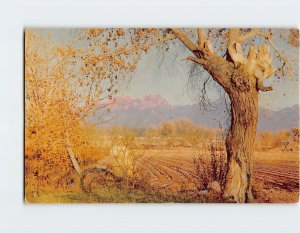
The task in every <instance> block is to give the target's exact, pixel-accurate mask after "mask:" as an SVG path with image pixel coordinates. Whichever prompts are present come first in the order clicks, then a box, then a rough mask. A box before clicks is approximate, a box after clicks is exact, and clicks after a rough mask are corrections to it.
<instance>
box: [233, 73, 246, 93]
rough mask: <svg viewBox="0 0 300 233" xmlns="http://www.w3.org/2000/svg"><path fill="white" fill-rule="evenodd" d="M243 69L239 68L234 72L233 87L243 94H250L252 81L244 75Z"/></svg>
mask: <svg viewBox="0 0 300 233" xmlns="http://www.w3.org/2000/svg"><path fill="white" fill-rule="evenodd" d="M241 69H242V68H237V69H236V70H234V72H233V74H232V76H231V82H232V84H233V87H234V88H236V89H237V90H238V91H241V92H249V91H250V81H249V79H248V78H247V77H245V75H243V73H242V70H241Z"/></svg>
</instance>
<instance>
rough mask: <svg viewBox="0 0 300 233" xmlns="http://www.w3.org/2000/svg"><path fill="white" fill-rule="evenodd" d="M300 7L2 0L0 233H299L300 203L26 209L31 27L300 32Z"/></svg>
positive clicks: (257, 0) (182, 0) (258, 1)
mask: <svg viewBox="0 0 300 233" xmlns="http://www.w3.org/2000/svg"><path fill="white" fill-rule="evenodd" d="M299 6H300V1H291V0H285V1H275V0H265V1H263V0H247V1H241V0H240V1H239V0H231V1H227V2H225V1H221V0H215V1H209V0H206V1H203V0H202V1H199V0H198V1H196V0H194V1H192V0H173V1H162V0H152V1H150V0H148V1H144V2H143V1H137V0H135V1H129V0H126V1H125V0H123V1H121V0H106V1H96V0H94V1H92V0H91V1H87V0H85V1H72V0H65V1H62V0H51V1H38V0H31V1H21V0H20V1H17V0H13V1H0V24H1V27H0V69H1V72H0V102H1V104H0V106H1V111H0V148H1V150H0V232H99V231H100V232H131V233H133V232H186V233H187V232H199V231H204V232H299V231H300V221H299V219H300V207H299V205H240V206H233V205H229V204H225V205H202V204H198V205H195V204H188V205H185V204H164V205H158V204H152V205H100V204H99V205H84V204H79V205H25V204H24V203H23V135H22V133H23V96H22V95H23V82H22V80H23V29H24V28H25V27H29V26H42V27H47V26H49V27H65V26H72V27H79V26H82V27H87V26H127V27H128V26H136V27H141V26H186V27H190V26H224V27H226V26H249V27H250V26H272V27H299V23H300V14H299V10H300V7H299Z"/></svg>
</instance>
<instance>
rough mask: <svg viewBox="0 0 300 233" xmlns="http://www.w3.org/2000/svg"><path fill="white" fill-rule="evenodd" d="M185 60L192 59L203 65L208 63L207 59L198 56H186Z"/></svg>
mask: <svg viewBox="0 0 300 233" xmlns="http://www.w3.org/2000/svg"><path fill="white" fill-rule="evenodd" d="M187 60H190V61H193V62H196V63H199V64H200V65H204V64H208V61H207V60H205V59H200V58H197V57H191V56H190V57H187Z"/></svg>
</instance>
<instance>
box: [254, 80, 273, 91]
mask: <svg viewBox="0 0 300 233" xmlns="http://www.w3.org/2000/svg"><path fill="white" fill-rule="evenodd" d="M257 90H259V91H272V90H273V87H271V86H268V87H266V86H265V85H264V84H263V81H262V80H260V79H257Z"/></svg>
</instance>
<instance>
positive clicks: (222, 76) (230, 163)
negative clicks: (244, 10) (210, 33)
mask: <svg viewBox="0 0 300 233" xmlns="http://www.w3.org/2000/svg"><path fill="white" fill-rule="evenodd" d="M172 32H173V34H174V35H175V36H176V37H177V38H178V39H179V40H181V41H182V42H183V44H184V45H185V46H186V47H187V48H188V49H189V50H190V51H191V52H192V53H193V54H194V55H195V57H188V59H189V60H191V61H193V62H196V63H198V64H199V65H201V66H202V67H203V68H204V69H205V70H206V71H207V72H208V73H209V74H210V75H211V77H212V79H213V80H215V81H216V82H217V83H218V84H219V85H220V86H221V87H223V89H224V90H225V91H226V93H227V94H228V95H229V98H230V101H231V127H230V130H229V132H228V135H227V139H226V150H227V168H228V169H227V175H226V184H225V187H224V188H223V197H224V198H225V200H226V201H230V202H238V203H240V202H251V201H252V199H253V197H252V193H251V185H252V177H251V176H252V169H253V168H252V167H253V150H254V142H255V136H256V127H257V117H258V93H259V91H271V90H272V87H266V86H264V84H263V81H264V80H265V79H267V78H268V77H271V76H272V75H273V74H274V72H275V69H274V68H273V67H272V56H271V54H270V52H269V48H268V47H267V46H266V45H264V44H263V45H260V46H259V47H258V50H257V49H256V48H255V47H254V46H253V45H252V46H250V47H249V52H248V56H247V57H245V56H244V51H243V49H242V47H241V44H240V43H242V42H244V41H246V40H248V39H250V38H251V37H253V36H254V35H257V34H261V32H260V31H259V30H257V29H254V30H251V31H250V32H248V33H246V34H241V32H240V30H239V29H235V28H232V29H230V30H229V33H228V44H227V52H228V53H227V56H226V58H224V57H220V56H218V55H217V54H216V53H214V51H213V49H212V46H211V44H210V41H209V40H208V38H207V36H206V33H205V31H204V29H197V34H198V44H195V43H194V42H192V41H191V40H190V39H189V38H188V36H187V35H186V34H185V32H184V31H182V30H181V29H178V28H173V29H172Z"/></svg>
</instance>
